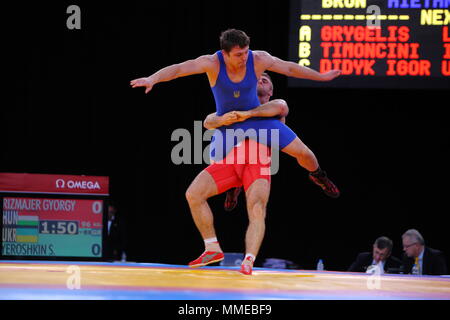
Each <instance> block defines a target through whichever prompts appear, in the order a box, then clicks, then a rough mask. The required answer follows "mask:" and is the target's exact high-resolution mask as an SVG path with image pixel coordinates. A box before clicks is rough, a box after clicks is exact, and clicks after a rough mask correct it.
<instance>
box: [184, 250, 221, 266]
mask: <svg viewBox="0 0 450 320" xmlns="http://www.w3.org/2000/svg"><path fill="white" fill-rule="evenodd" d="M223 258H224V255H223V252H217V251H205V252H203V253H202V255H201V256H200V257H198V258H197V259H195V260H194V261H191V262H189V267H191V268H198V267H203V266H206V265H208V264H211V263H214V262H219V261H222V260H223Z"/></svg>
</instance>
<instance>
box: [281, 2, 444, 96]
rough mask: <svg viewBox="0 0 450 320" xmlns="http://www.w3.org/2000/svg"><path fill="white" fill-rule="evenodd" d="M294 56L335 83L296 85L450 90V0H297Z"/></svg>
mask: <svg viewBox="0 0 450 320" xmlns="http://www.w3.org/2000/svg"><path fill="white" fill-rule="evenodd" d="M289 14H290V17H289V21H290V31H289V60H290V61H292V62H295V63H298V64H299V65H302V66H306V67H309V68H312V69H314V70H318V71H320V72H322V73H323V72H328V71H330V70H332V69H339V70H341V75H340V76H339V77H338V78H336V79H334V80H333V81H329V82H320V81H310V80H304V79H296V78H291V77H290V78H288V86H290V87H322V88H323V87H334V88H386V89H389V88H392V89H397V88H405V89H444V90H448V89H450V85H449V83H450V81H449V78H448V77H449V76H450V41H449V38H450V36H449V25H450V0H383V1H367V0H317V1H307V0H291V1H290V10H289Z"/></svg>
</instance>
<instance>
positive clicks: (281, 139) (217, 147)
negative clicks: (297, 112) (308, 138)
mask: <svg viewBox="0 0 450 320" xmlns="http://www.w3.org/2000/svg"><path fill="white" fill-rule="evenodd" d="M216 54H217V56H218V58H219V61H220V71H219V75H218V76H217V80H216V84H215V86H214V87H211V90H212V92H213V94H214V99H215V101H216V113H217V115H218V116H221V115H224V114H225V113H227V112H230V111H247V110H251V109H254V108H256V107H258V106H259V105H260V102H259V99H258V95H257V90H256V87H257V84H258V79H257V78H256V74H255V67H254V63H253V53H252V51H251V50H249V52H248V60H247V64H246V72H245V77H244V79H243V80H242V81H241V82H237V83H235V82H232V81H231V80H230V78H229V77H228V74H227V70H226V66H225V61H224V58H223V55H222V52H221V51H220V50H219V51H217V53H216ZM296 137H297V135H296V134H295V133H294V132H293V131H292V130H291V129H290V128H289V127H288V126H286V125H285V124H284V123H282V122H281V121H279V120H278V119H277V118H264V117H257V118H249V119H247V120H246V121H243V122H237V123H233V124H231V125H229V126H222V127H220V128H217V129H216V130H215V131H214V135H213V137H212V140H211V148H210V156H211V160H214V161H219V160H222V159H223V158H224V157H225V156H226V155H227V154H228V152H229V151H230V150H231V149H232V148H233V147H234V146H236V145H237V144H238V143H239V142H241V141H242V140H244V139H245V138H250V139H253V140H256V141H258V142H259V143H262V144H265V145H267V146H269V147H275V148H278V149H283V148H284V147H286V146H287V145H288V144H289V143H291V142H292V141H293V140H294V139H295V138H296Z"/></svg>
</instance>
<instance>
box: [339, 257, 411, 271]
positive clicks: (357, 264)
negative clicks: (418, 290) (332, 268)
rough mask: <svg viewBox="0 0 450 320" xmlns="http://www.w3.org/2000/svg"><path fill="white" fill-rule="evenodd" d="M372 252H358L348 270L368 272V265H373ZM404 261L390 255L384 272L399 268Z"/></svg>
mask: <svg viewBox="0 0 450 320" xmlns="http://www.w3.org/2000/svg"><path fill="white" fill-rule="evenodd" d="M372 261H373V256H372V252H362V253H360V254H358V256H357V257H356V260H355V261H354V262H353V263H352V265H351V266H350V268H348V270H347V271H350V272H366V270H367V267H368V266H370V265H372ZM401 264H402V262H401V261H400V259H398V258H396V257H393V256H390V257H389V258H387V260H386V261H385V263H384V272H386V273H389V272H390V271H391V270H398V269H399V268H400V266H401Z"/></svg>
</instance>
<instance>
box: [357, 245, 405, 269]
mask: <svg viewBox="0 0 450 320" xmlns="http://www.w3.org/2000/svg"><path fill="white" fill-rule="evenodd" d="M392 247H393V242H392V240H391V239H389V238H388V237H379V238H378V239H376V240H375V243H374V244H373V248H372V252H362V253H359V254H358V256H357V257H356V260H355V261H354V262H353V263H352V265H351V266H350V268H348V271H350V272H369V271H370V270H371V269H372V268H373V267H378V268H379V269H378V270H379V272H380V274H383V273H398V272H399V268H400V266H401V261H400V259H398V258H396V257H394V256H392V255H391V253H392Z"/></svg>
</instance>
